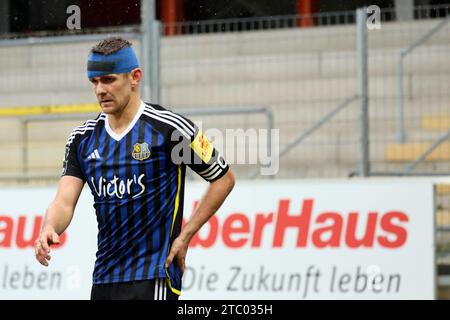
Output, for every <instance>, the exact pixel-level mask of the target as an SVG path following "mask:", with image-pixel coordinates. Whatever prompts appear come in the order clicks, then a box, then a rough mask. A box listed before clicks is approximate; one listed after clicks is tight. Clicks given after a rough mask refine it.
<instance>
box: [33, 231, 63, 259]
mask: <svg viewBox="0 0 450 320" xmlns="http://www.w3.org/2000/svg"><path fill="white" fill-rule="evenodd" d="M51 244H59V236H58V234H57V233H56V232H54V231H47V232H43V234H41V236H40V237H39V239H37V240H36V242H35V244H34V254H35V257H36V260H37V261H39V263H40V264H42V265H43V266H46V267H47V266H48V261H50V259H51V256H50V255H49V253H50V245H51Z"/></svg>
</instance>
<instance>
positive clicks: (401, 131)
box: [397, 52, 406, 143]
mask: <svg viewBox="0 0 450 320" xmlns="http://www.w3.org/2000/svg"><path fill="white" fill-rule="evenodd" d="M404 57H405V54H404V53H403V52H401V53H400V56H399V58H398V76H397V90H398V100H397V142H401V143H403V142H405V140H406V133H405V119H404V118H405V115H404V111H403V110H404V109H403V108H404V105H403V104H404V99H405V97H404V93H403V91H404V88H403V58H404Z"/></svg>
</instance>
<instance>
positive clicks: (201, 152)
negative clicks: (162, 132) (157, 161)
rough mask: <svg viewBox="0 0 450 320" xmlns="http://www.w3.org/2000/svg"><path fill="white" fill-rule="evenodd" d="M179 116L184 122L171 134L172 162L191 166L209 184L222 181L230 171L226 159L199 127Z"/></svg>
mask: <svg viewBox="0 0 450 320" xmlns="http://www.w3.org/2000/svg"><path fill="white" fill-rule="evenodd" d="M177 116H178V117H181V118H180V119H181V120H182V121H180V126H179V127H178V128H174V129H173V130H172V132H171V137H170V141H171V142H170V146H171V158H172V162H173V163H175V164H181V163H183V164H185V165H187V166H189V167H190V168H191V169H192V170H193V171H194V172H196V173H197V174H198V175H199V176H201V177H202V178H203V179H205V180H206V181H208V182H213V181H215V180H218V179H220V178H221V177H222V176H223V175H225V173H226V172H227V171H228V170H229V165H228V164H227V162H226V161H225V159H224V157H223V156H222V155H221V154H220V152H219V151H218V150H217V149H216V148H214V146H213V145H212V143H211V142H210V141H209V140H208V138H207V137H206V136H205V135H204V134H203V132H202V130H200V129H199V128H198V127H197V125H195V124H194V123H193V122H192V121H191V120H189V119H187V118H185V117H183V116H181V115H179V114H177ZM183 124H184V125H183Z"/></svg>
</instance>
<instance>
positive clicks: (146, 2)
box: [140, 0, 155, 102]
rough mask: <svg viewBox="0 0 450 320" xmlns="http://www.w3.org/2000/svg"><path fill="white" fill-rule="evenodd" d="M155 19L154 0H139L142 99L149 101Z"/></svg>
mask: <svg viewBox="0 0 450 320" xmlns="http://www.w3.org/2000/svg"><path fill="white" fill-rule="evenodd" d="M154 21H155V0H142V1H141V61H140V63H141V66H142V70H143V73H144V74H143V78H142V87H141V88H142V99H143V100H144V101H147V102H150V98H152V97H151V96H150V88H151V72H152V65H151V55H152V54H151V51H152V48H151V43H152V39H151V38H152V26H153V22H154Z"/></svg>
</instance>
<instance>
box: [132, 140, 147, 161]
mask: <svg viewBox="0 0 450 320" xmlns="http://www.w3.org/2000/svg"><path fill="white" fill-rule="evenodd" d="M131 155H132V156H133V158H134V159H136V160H139V161H142V160H145V159H148V158H149V157H150V149H149V148H148V144H147V142H144V143H135V144H134V146H133V152H132V153H131Z"/></svg>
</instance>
